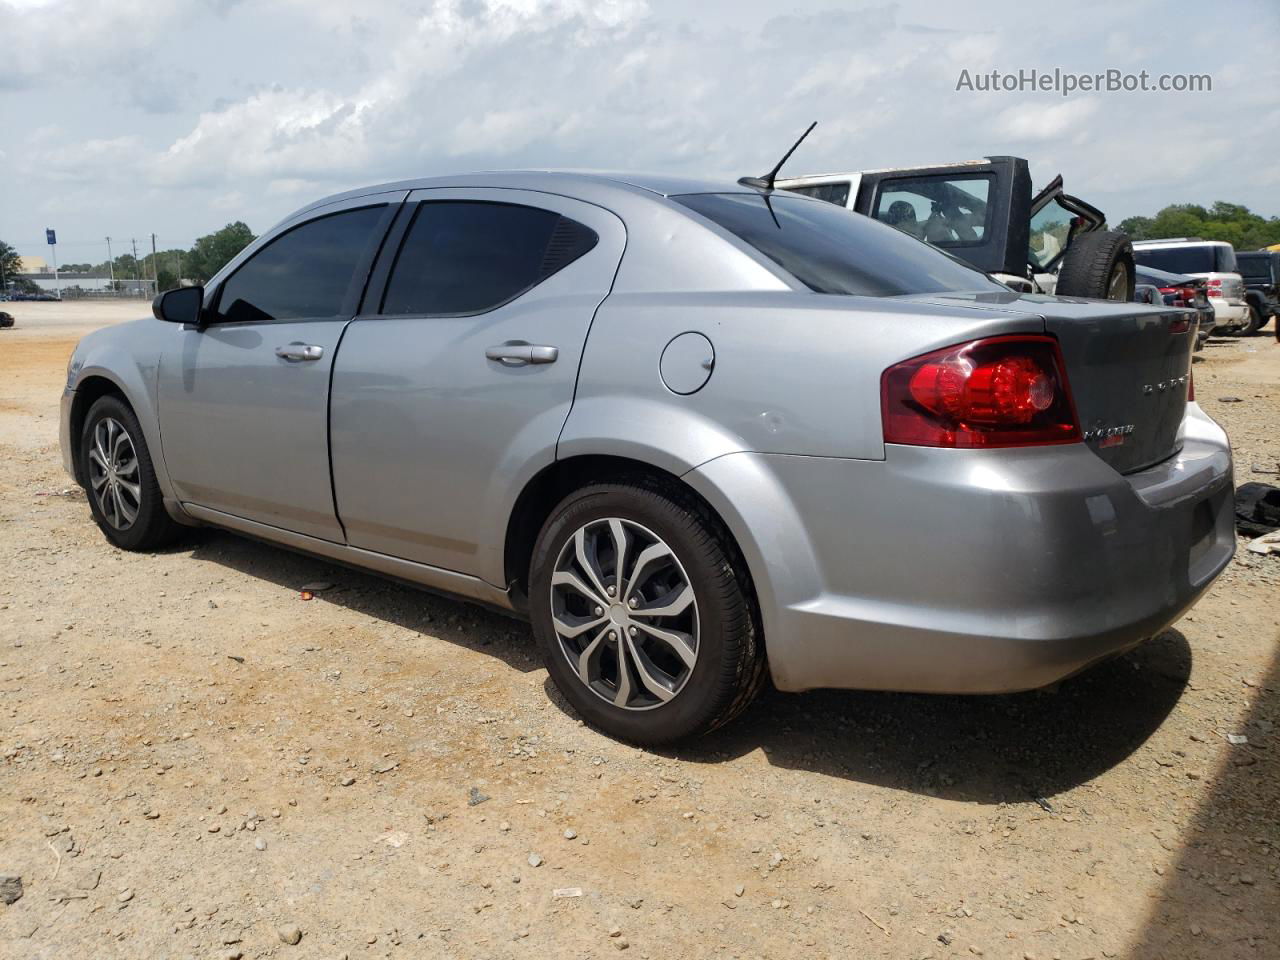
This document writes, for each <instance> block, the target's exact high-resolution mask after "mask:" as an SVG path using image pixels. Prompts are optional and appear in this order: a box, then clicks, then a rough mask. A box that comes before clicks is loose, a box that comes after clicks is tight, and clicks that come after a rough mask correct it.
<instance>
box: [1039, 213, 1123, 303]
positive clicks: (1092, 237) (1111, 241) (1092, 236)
mask: <svg viewBox="0 0 1280 960" xmlns="http://www.w3.org/2000/svg"><path fill="white" fill-rule="evenodd" d="M1134 276H1135V274H1134V266H1133V244H1132V243H1130V242H1129V238H1128V237H1127V236H1125V235H1124V234H1123V233H1120V232H1118V231H1115V230H1095V231H1092V232H1090V233H1082V234H1080V235H1079V236H1078V237H1074V238H1073V239H1072V240H1071V245H1070V246H1068V247H1067V253H1066V256H1064V257H1063V259H1062V269H1061V270H1059V271H1058V285H1057V287H1056V288H1055V291H1056V292H1057V293H1059V294H1061V295H1062V296H1064V297H1092V298H1093V299H1096V300H1119V301H1124V302H1127V301H1130V300H1132V299H1133V290H1134V285H1135V284H1134Z"/></svg>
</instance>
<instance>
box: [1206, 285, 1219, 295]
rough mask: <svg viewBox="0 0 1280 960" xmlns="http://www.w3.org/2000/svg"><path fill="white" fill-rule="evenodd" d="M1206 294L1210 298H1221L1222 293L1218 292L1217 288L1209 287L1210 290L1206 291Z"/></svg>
mask: <svg viewBox="0 0 1280 960" xmlns="http://www.w3.org/2000/svg"><path fill="white" fill-rule="evenodd" d="M1206 292H1207V293H1208V294H1209V296H1211V297H1220V296H1222V291H1221V290H1219V289H1218V288H1217V287H1210V288H1209V289H1208V291H1206Z"/></svg>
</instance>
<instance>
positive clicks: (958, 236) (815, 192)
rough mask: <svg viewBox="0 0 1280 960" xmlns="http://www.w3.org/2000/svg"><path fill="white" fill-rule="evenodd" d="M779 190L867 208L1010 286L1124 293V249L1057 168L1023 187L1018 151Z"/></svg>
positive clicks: (1074, 293)
mask: <svg viewBox="0 0 1280 960" xmlns="http://www.w3.org/2000/svg"><path fill="white" fill-rule="evenodd" d="M777 185H778V186H779V187H781V188H783V189H785V190H790V191H793V192H795V193H800V194H804V195H805V196H810V197H813V198H815V199H817V200H826V201H827V202H829V203H834V204H836V205H837V206H841V207H844V208H845V209H846V210H853V211H855V212H857V213H861V214H865V215H866V216H869V217H873V218H875V219H876V220H879V221H881V222H882V223H887V224H889V225H890V226H892V227H896V228H897V229H898V230H901V231H902V232H904V233H908V234H910V235H911V236H913V237H915V238H917V239H919V240H924V241H926V242H928V243H931V244H933V245H934V246H937V247H939V248H941V249H943V250H945V251H947V253H950V254H951V255H952V256H955V257H959V258H960V259H961V260H964V261H966V262H967V263H971V264H973V265H974V266H975V267H977V268H978V269H979V270H983V271H985V272H987V273H990V274H992V275H993V276H994V277H995V278H996V279H997V280H1000V281H1002V282H1004V283H1006V284H1008V285H1009V286H1010V287H1012V288H1013V289H1015V290H1019V291H1022V292H1027V293H1058V294H1061V295H1063V296H1071V297H1093V298H1097V299H1106V300H1125V301H1130V300H1132V299H1133V288H1134V278H1133V267H1134V263H1133V251H1132V250H1131V249H1130V244H1129V238H1128V237H1127V236H1125V234H1123V233H1119V232H1116V231H1111V230H1107V229H1106V216H1105V215H1104V214H1103V213H1102V211H1101V210H1099V209H1098V208H1097V207H1094V206H1092V205H1091V204H1088V203H1086V202H1085V201H1083V200H1081V199H1080V198H1078V197H1073V196H1071V195H1069V194H1067V193H1065V192H1064V191H1063V189H1062V177H1061V176H1056V177H1054V178H1053V180H1052V181H1051V182H1050V183H1049V185H1048V186H1046V187H1045V188H1044V189H1043V190H1041V191H1040V192H1039V193H1037V194H1035V195H1034V196H1032V193H1031V173H1030V168H1029V166H1028V164H1027V161H1026V160H1024V159H1023V158H1022V157H987V158H985V159H984V160H974V161H968V162H964V163H951V164H942V165H938V166H930V167H899V168H893V169H887V170H867V171H862V172H858V173H834V174H820V175H816V176H802V177H787V178H785V179H780V180H778V181H777Z"/></svg>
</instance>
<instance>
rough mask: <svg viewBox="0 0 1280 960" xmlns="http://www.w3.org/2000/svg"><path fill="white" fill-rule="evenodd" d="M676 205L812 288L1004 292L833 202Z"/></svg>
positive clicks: (738, 197) (728, 199)
mask: <svg viewBox="0 0 1280 960" xmlns="http://www.w3.org/2000/svg"><path fill="white" fill-rule="evenodd" d="M673 199H674V200H676V202H678V203H680V204H682V205H683V206H685V207H688V208H689V209H690V210H693V211H694V212H695V213H699V214H701V215H702V216H704V217H706V218H707V219H708V220H710V221H711V222H712V223H715V224H717V225H718V226H720V227H722V228H724V229H725V230H727V231H729V232H730V233H732V234H733V235H734V236H736V237H737V238H738V239H740V240H742V241H743V242H745V243H747V244H749V245H750V246H752V247H754V248H755V249H756V250H757V251H758V252H760V253H761V254H763V255H764V256H766V257H768V258H769V259H770V260H772V261H773V262H774V263H776V264H777V265H778V266H780V267H782V269H783V270H785V271H787V272H788V273H789V274H791V275H792V276H793V277H795V278H796V279H797V280H799V281H800V282H801V283H803V284H804V285H805V286H807V287H808V288H809V289H811V290H813V291H815V292H817V293H845V294H855V295H858V296H865V297H895V296H902V295H905V294H913V293H943V292H956V291H975V290H977V291H982V290H1003V289H1004V287H1003V285H1001V284H998V283H996V282H995V281H994V280H992V279H990V278H989V277H988V276H987V275H986V274H985V273H982V272H980V271H978V270H975V269H974V268H973V267H970V266H968V265H967V264H965V263H962V262H961V261H959V260H956V259H955V258H953V257H950V256H948V255H947V254H945V253H942V252H940V251H939V250H937V249H936V248H934V247H931V246H929V245H928V244H927V243H924V242H923V241H920V240H916V239H914V238H912V237H909V236H907V235H906V234H904V233H902V232H901V231H898V230H895V229H894V228H893V227H889V226H886V225H884V224H882V223H877V222H876V221H875V220H872V219H871V218H870V217H864V216H863V215H862V214H859V213H852V212H850V211H848V210H842V209H840V208H839V207H837V206H834V205H832V204H830V203H814V202H813V201H812V200H804V199H801V198H799V197H787V196H780V195H778V194H772V195H770V197H769V199H768V200H767V201H766V198H765V196H764V195H763V194H759V193H695V194H688V195H686V196H682V197H674V198H673Z"/></svg>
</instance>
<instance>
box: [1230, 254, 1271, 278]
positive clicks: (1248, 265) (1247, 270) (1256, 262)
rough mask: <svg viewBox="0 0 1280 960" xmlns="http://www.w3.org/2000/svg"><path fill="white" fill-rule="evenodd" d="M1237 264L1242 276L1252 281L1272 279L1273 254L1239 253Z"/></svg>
mask: <svg viewBox="0 0 1280 960" xmlns="http://www.w3.org/2000/svg"><path fill="white" fill-rule="evenodd" d="M1236 263H1237V264H1238V265H1239V267H1240V276H1242V277H1248V278H1249V279H1250V280H1270V279H1271V254H1269V253H1237V254H1236Z"/></svg>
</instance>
